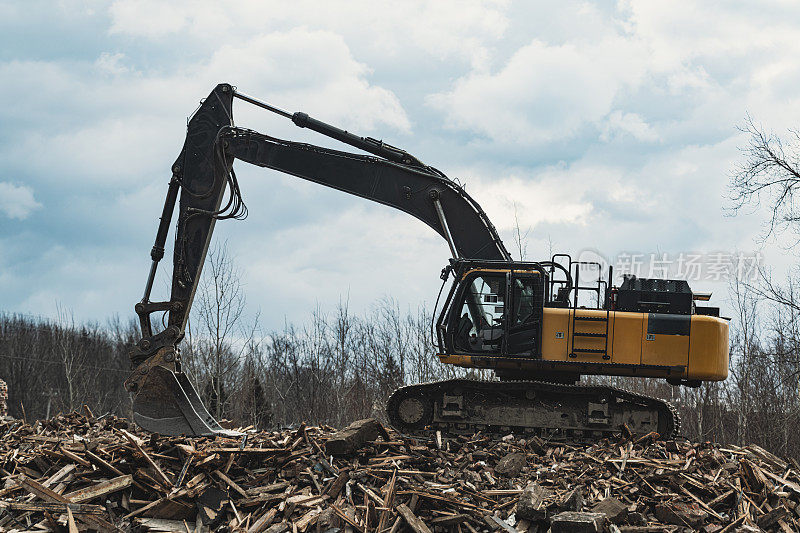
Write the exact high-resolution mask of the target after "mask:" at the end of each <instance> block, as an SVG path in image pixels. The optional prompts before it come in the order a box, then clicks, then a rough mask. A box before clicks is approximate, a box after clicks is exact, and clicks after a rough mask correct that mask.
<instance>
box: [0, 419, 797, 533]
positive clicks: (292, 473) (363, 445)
mask: <svg viewBox="0 0 800 533" xmlns="http://www.w3.org/2000/svg"><path fill="white" fill-rule="evenodd" d="M0 435H2V439H0V466H1V467H2V470H0V474H2V476H3V477H2V481H3V484H2V488H0V530H2V531H14V530H17V531H43V530H64V529H66V530H68V531H70V532H72V531H80V530H98V531H113V530H122V531H130V530H133V531H183V532H187V531H188V532H192V531H234V530H236V531H246V532H249V533H256V532H261V531H266V532H269V533H283V532H288V531H291V532H292V533H294V532H300V533H303V532H306V531H314V532H323V531H324V532H331V533H333V532H336V531H342V532H356V531H357V532H362V533H367V532H385V533H389V532H391V533H395V532H398V531H413V532H415V533H430V532H437V531H459V532H462V533H475V532H477V531H490V532H495V531H497V532H501V533H513V532H517V531H518V532H525V531H528V532H537V531H541V532H544V531H548V530H550V531H552V532H553V533H559V532H601V531H614V532H616V531H620V532H629V533H633V532H660V531H664V532H667V531H696V530H700V531H703V532H705V533H722V532H725V533H727V532H732V531H758V530H764V531H798V530H800V474H799V472H800V468H798V465H797V463H796V462H794V461H791V460H790V461H789V462H786V461H784V460H782V459H780V458H778V457H775V456H774V455H772V454H770V453H768V452H766V451H765V450H763V449H761V448H759V447H756V446H748V447H744V448H738V447H734V446H728V447H724V446H717V445H710V444H695V443H690V442H686V441H666V442H664V441H659V440H656V439H655V436H654V435H649V436H646V437H643V438H638V439H636V438H633V437H629V438H623V437H621V438H620V440H618V441H609V440H603V441H599V442H596V443H593V444H570V443H559V442H548V441H546V440H544V439H542V438H539V437H537V436H530V435H528V436H512V435H508V436H505V437H502V438H498V437H496V436H495V437H489V436H484V435H481V434H476V435H470V436H463V435H462V436H454V437H447V436H445V435H442V434H440V433H437V434H435V435H434V436H432V437H431V438H430V439H427V440H426V439H423V438H419V437H415V438H412V437H408V436H403V435H400V434H398V433H396V432H394V431H391V430H388V431H387V430H386V429H385V428H384V427H383V426H382V425H381V424H380V423H378V422H376V421H374V420H366V421H359V422H355V423H354V424H352V425H351V426H350V427H349V428H347V429H346V430H343V431H340V432H336V431H335V430H334V429H332V428H327V427H306V426H300V427H299V428H295V429H290V430H284V431H280V432H250V433H246V434H245V436H243V437H240V438H235V439H228V438H216V439H211V438H184V437H163V436H157V435H150V434H146V433H140V432H138V431H136V430H135V428H134V427H133V426H132V424H130V423H129V422H128V421H127V420H124V419H121V418H115V417H103V418H95V417H94V416H92V414H91V413H90V412H89V411H88V410H86V412H85V413H84V414H78V413H72V414H69V415H61V416H58V417H56V418H53V419H51V420H48V421H44V422H37V423H36V424H35V425H33V426H31V425H28V424H25V423H23V422H22V421H11V422H4V423H2V424H0Z"/></svg>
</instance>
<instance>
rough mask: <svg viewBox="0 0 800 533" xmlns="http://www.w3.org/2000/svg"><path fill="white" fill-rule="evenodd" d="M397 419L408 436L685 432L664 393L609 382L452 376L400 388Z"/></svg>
mask: <svg viewBox="0 0 800 533" xmlns="http://www.w3.org/2000/svg"><path fill="white" fill-rule="evenodd" d="M386 412H387V415H388V417H389V421H390V422H391V424H392V425H393V426H394V427H395V428H396V429H397V430H399V431H401V432H403V433H407V434H416V435H424V434H426V433H427V432H429V431H431V430H441V431H444V432H447V433H449V434H454V433H455V434H459V433H460V434H473V433H475V432H477V431H482V432H484V433H495V434H497V433H503V434H507V433H520V434H532V435H537V436H541V437H546V438H548V439H551V440H565V441H584V440H596V439H600V438H603V437H608V436H611V435H613V434H615V433H619V432H620V431H621V429H622V427H623V425H624V426H627V428H628V429H629V430H630V431H631V432H632V433H633V434H634V435H645V434H647V433H651V432H653V431H655V432H657V433H658V434H659V435H660V436H661V438H664V439H669V438H672V437H673V436H675V435H676V434H677V433H678V431H679V430H680V418H679V416H678V413H677V411H676V410H675V408H674V407H673V406H672V405H671V404H670V403H669V402H665V401H662V400H659V399H657V398H652V397H649V396H645V395H643V394H637V393H634V392H630V391H626V390H624V389H619V388H616V387H610V386H602V385H564V384H557V383H547V382H540V381H481V380H471V379H451V380H445V381H435V382H429V383H422V384H419V385H408V386H405V387H400V388H398V389H397V390H395V391H394V392H393V393H392V395H391V396H390V397H389V400H388V401H387V404H386Z"/></svg>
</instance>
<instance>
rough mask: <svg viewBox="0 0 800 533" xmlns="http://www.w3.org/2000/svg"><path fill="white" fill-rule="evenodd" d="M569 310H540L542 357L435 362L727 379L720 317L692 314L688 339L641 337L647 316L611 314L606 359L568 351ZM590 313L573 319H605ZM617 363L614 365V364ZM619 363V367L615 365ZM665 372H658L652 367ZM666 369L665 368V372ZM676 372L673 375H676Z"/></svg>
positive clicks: (445, 357) (584, 342)
mask: <svg viewBox="0 0 800 533" xmlns="http://www.w3.org/2000/svg"><path fill="white" fill-rule="evenodd" d="M573 312H574V310H573V309H565V308H551V307H546V308H544V315H543V324H542V359H541V360H533V359H530V358H529V357H507V358H499V357H493V356H492V355H491V354H486V355H464V354H439V359H440V360H441V362H443V363H446V364H453V365H456V366H462V367H466V368H518V369H526V368H527V369H534V368H536V366H537V365H539V364H540V363H546V362H552V363H553V364H554V365H557V366H553V367H551V368H550V369H551V370H562V371H569V366H570V365H575V364H578V365H580V364H581V363H599V364H603V367H602V368H597V369H595V368H594V367H592V368H588V369H587V367H581V368H580V369H579V371H580V373H598V374H608V375H622V376H625V375H629V376H650V377H680V378H682V379H689V380H701V381H721V380H724V379H725V378H727V377H728V322H727V321H726V320H724V319H721V318H717V317H712V316H704V315H692V316H691V319H690V320H691V322H690V330H689V335H665V334H653V335H652V339H649V338H648V333H647V322H648V314H647V313H629V312H621V311H620V312H617V311H612V312H610V313H609V314H608V316H609V324H608V355H609V356H610V359H603V357H602V355H603V354H593V353H577V354H576V357H569V354H570V353H572V349H573V347H572V331H571V328H572V313H573ZM605 315H606V312H605V311H602V310H595V309H578V316H605ZM577 331H582V332H587V333H591V332H594V333H600V332H605V322H585V321H580V320H579V321H577ZM604 346H605V339H604V338H602V337H583V338H581V337H576V338H575V347H582V348H603V347H604ZM618 365H620V366H618ZM621 365H625V366H621ZM659 367H660V368H663V369H665V370H658V368H659ZM666 369H669V371H667V370H666ZM676 369H677V371H676Z"/></svg>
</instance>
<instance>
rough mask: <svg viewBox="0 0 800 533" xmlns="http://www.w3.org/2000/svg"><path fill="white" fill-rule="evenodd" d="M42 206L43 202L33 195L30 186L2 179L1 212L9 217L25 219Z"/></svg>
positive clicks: (0, 182)
mask: <svg viewBox="0 0 800 533" xmlns="http://www.w3.org/2000/svg"><path fill="white" fill-rule="evenodd" d="M40 207H42V204H40V203H39V202H37V201H36V199H35V198H34V197H33V189H31V188H30V187H26V186H25V185H15V184H13V183H9V182H7V181H0V213H3V214H4V215H5V216H7V217H8V218H16V219H18V220H25V219H26V218H28V216H30V214H31V213H32V212H33V211H34V210H36V209H38V208H40Z"/></svg>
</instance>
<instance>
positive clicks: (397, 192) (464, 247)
mask: <svg viewBox="0 0 800 533" xmlns="http://www.w3.org/2000/svg"><path fill="white" fill-rule="evenodd" d="M234 97H239V98H241V99H243V100H246V101H248V102H250V103H253V104H255V105H258V106H260V107H263V108H265V109H268V110H270V111H273V112H275V113H278V114H280V115H282V116H285V117H287V118H291V119H292V121H293V122H294V123H295V124H297V125H298V126H301V127H307V128H309V129H313V130H314V131H317V132H319V133H322V134H323V135H327V136H329V137H332V138H334V139H337V140H340V141H342V142H344V143H347V144H350V145H352V146H355V147H357V148H359V149H361V150H364V151H367V152H370V153H372V154H375V155H374V156H369V155H359V154H352V153H348V152H341V151H337V150H331V149H327V148H322V147H319V146H314V145H311V144H303V143H296V142H289V141H285V140H281V139H277V138H274V137H270V136H267V135H263V134H261V133H257V132H254V131H251V130H247V129H243V128H238V127H235V126H234V124H233V114H232V104H233V98H234ZM235 159H240V160H242V161H246V162H248V163H251V164H253V165H257V166H261V167H266V168H271V169H274V170H279V171H281V172H285V173H287V174H291V175H293V176H297V177H299V178H303V179H306V180H309V181H313V182H314V183H319V184H320V185H325V186H328V187H332V188H334V189H339V190H341V191H344V192H347V193H350V194H354V195H356V196H360V197H362V198H366V199H368V200H373V201H376V202H379V203H382V204H385V205H388V206H391V207H394V208H396V209H399V210H401V211H405V212H406V213H408V214H410V215H411V216H413V217H415V218H417V219H419V220H421V221H422V222H424V223H425V224H427V225H428V226H430V227H431V228H432V229H433V230H434V231H436V232H437V233H438V234H439V235H441V236H442V237H444V238H445V239H446V240H447V242H448V244H449V246H450V250H451V253H452V255H453V256H454V257H456V258H465V259H485V260H509V259H510V256H509V254H508V252H507V251H506V249H505V247H504V245H503V243H502V241H501V240H500V237H499V236H498V234H497V231H496V230H495V228H494V226H493V225H492V223H491V222H490V221H489V219H488V218H487V216H486V214H485V213H484V212H483V210H482V209H481V207H480V206H479V205H478V204H477V202H475V201H474V200H473V199H472V198H471V197H470V196H469V195H468V194H467V193H466V192H465V191H464V189H463V188H462V187H461V186H460V185H459V184H457V183H455V182H454V181H452V180H450V179H448V178H447V177H446V176H445V175H444V174H442V173H441V172H439V171H438V170H436V169H434V168H433V167H429V166H426V165H424V164H423V163H421V162H420V161H419V160H418V159H416V158H415V157H413V156H411V155H410V154H408V153H407V152H405V151H403V150H401V149H399V148H396V147H393V146H390V145H387V144H385V143H383V142H381V141H378V140H375V139H371V138H363V137H358V136H356V135H353V134H351V133H348V132H346V131H343V130H340V129H338V128H335V127H333V126H330V125H328V124H325V123H324V122H320V121H318V120H316V119H313V118H311V117H309V116H308V115H306V114H305V113H294V114H290V113H287V112H285V111H282V110H280V109H278V108H275V107H273V106H271V105H269V104H266V103H264V102H260V101H259V100H256V99H255V98H252V97H249V96H246V95H243V94H241V93H236V91H235V89H234V88H233V87H232V86H231V85H228V84H221V85H218V86H217V87H216V88H215V89H214V91H213V92H212V93H211V94H210V95H209V96H208V98H206V99H205V100H204V101H203V103H202V104H201V105H200V107H199V108H198V110H197V111H196V112H195V113H194V115H192V117H191V119H190V120H189V124H188V129H187V134H186V141H185V143H184V146H183V150H182V151H181V153H180V155H179V157H178V159H177V160H176V161H175V163H174V165H173V167H172V173H173V178H172V180H171V182H170V186H169V190H168V193H167V199H166V201H165V204H164V211H163V213H162V217H161V223H160V226H159V229H158V232H157V235H156V242H155V245H154V246H153V250H152V252H151V257H152V260H153V263H152V266H151V270H150V275H149V276H148V280H147V285H146V288H145V294H144V297H143V299H142V301H141V302H140V303H138V304H137V305H136V312H137V314H138V316H139V319H140V323H141V327H142V335H143V339H142V341H140V342H139V344H138V345H137V347H136V348H135V349H134V350H133V352H132V353H131V358H132V360H133V361H134V363H137V364H138V363H140V362H142V361H144V360H145V359H147V358H148V357H149V356H150V355H152V354H153V353H155V351H156V350H158V349H159V348H160V347H163V346H168V345H170V344H174V343H176V342H178V341H179V340H180V338H181V336H182V335H183V330H184V327H185V325H186V319H187V317H188V314H189V310H190V308H191V304H192V300H193V298H194V293H195V290H196V289H197V284H198V281H199V279H200V273H201V271H202V268H203V263H204V261H205V257H206V253H207V251H208V245H209V242H210V240H211V235H212V233H213V230H214V224H215V222H216V220H217V219H222V218H237V217H240V216H241V215H242V214H243V212H244V209H245V208H244V204H243V203H242V202H241V195H240V192H239V186H238V182H237V180H236V175H235V173H234V171H233V161H234V160H235ZM226 190H227V193H228V194H227V199H226V200H225V203H224V206H223V199H224V198H225V196H226V194H225V192H226ZM179 193H180V201H179V213H178V221H177V228H176V234H175V247H174V251H173V277H172V295H171V298H170V301H169V302H150V292H151V289H152V285H153V279H154V276H155V271H156V267H157V264H158V261H159V260H160V259H161V257H162V256H163V254H164V243H165V241H166V236H167V232H168V229H169V224H170V220H171V216H172V211H173V208H174V206H175V203H176V201H177V199H178V195H179ZM156 311H164V312H168V314H169V320H168V323H167V328H166V329H165V330H164V331H162V332H160V333H158V334H157V335H153V331H152V326H151V323H150V315H151V313H153V312H156Z"/></svg>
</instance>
